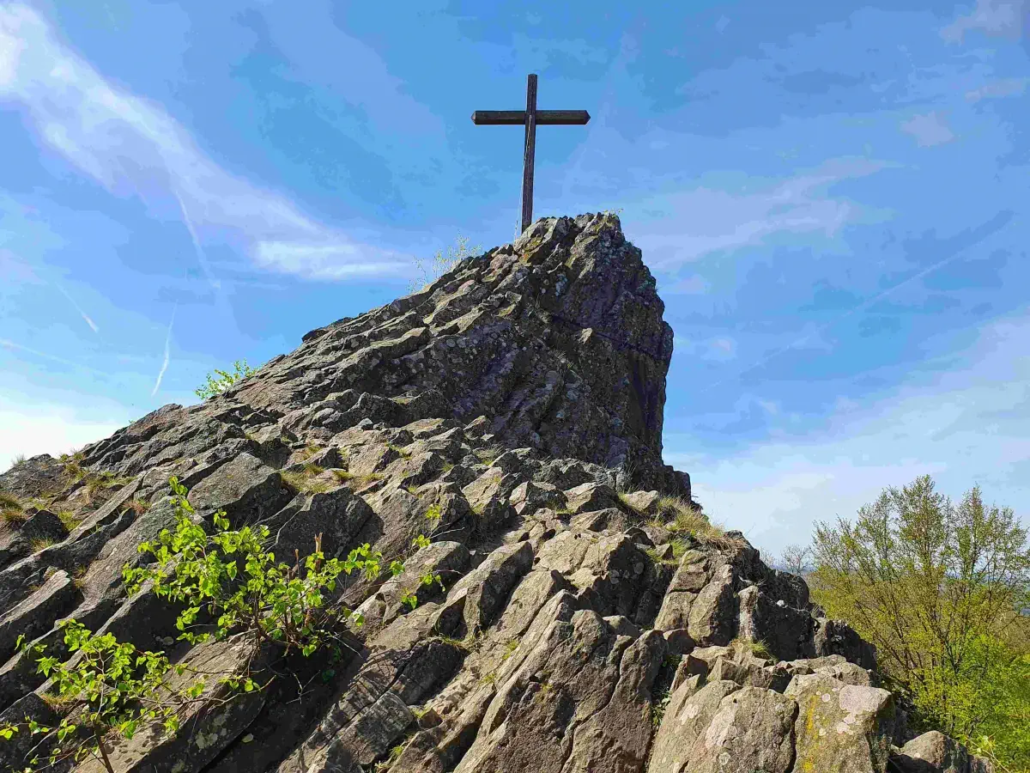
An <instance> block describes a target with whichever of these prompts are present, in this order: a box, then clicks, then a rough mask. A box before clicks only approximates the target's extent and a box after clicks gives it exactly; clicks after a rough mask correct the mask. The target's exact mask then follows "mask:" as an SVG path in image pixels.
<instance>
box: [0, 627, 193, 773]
mask: <svg viewBox="0 0 1030 773" xmlns="http://www.w3.org/2000/svg"><path fill="white" fill-rule="evenodd" d="M60 627H61V629H62V630H63V632H64V642H65V644H66V645H67V647H68V650H69V652H70V653H71V655H72V657H71V658H70V659H69V660H68V662H66V663H61V662H60V661H59V659H58V658H56V657H54V656H52V655H48V654H47V649H46V647H45V646H43V645H41V644H38V645H34V646H28V647H26V646H24V644H23V641H24V637H20V638H19V646H21V647H22V651H23V653H24V654H25V655H28V656H30V657H34V658H35V659H36V668H37V669H38V672H39V673H40V674H42V675H44V676H45V677H47V678H48V679H49V680H50V682H51V685H52V688H51V692H50V693H49V695H48V696H47V697H48V698H49V699H50V701H49V702H50V703H51V704H52V705H54V706H57V707H61V708H63V709H64V711H63V712H62V713H63V714H64V716H63V717H62V718H61V719H60V721H59V722H58V723H57V724H56V725H54V726H49V725H46V724H43V723H40V722H39V721H37V720H35V719H32V718H31V717H25V719H24V721H23V722H16V723H10V724H6V725H2V726H0V739H2V740H6V741H10V740H12V739H14V738H15V737H16V736H19V735H21V734H28V735H29V736H30V737H31V739H32V741H31V742H32V746H31V747H29V751H28V754H27V756H26V762H27V763H28V765H27V767H25V768H23V770H24V771H33V770H36V769H37V768H38V767H39V766H40V765H41V764H42V765H43V766H45V767H50V766H56V765H58V764H59V763H62V762H75V763H79V762H83V761H84V760H86V759H87V758H89V757H95V758H96V759H98V760H99V761H100V762H101V764H103V766H104V768H105V769H106V770H108V771H109V773H114V767H113V766H112V764H111V760H110V758H109V757H108V754H109V741H108V740H106V738H105V737H106V736H107V735H108V734H109V733H110V732H112V731H115V732H117V733H118V734H120V735H122V736H123V737H125V738H132V737H133V735H134V734H135V733H136V732H137V731H138V730H139V729H140V728H142V727H144V726H147V725H149V724H151V723H155V722H160V723H161V724H162V725H163V726H164V727H165V729H167V730H168V731H170V732H175V731H176V730H178V728H179V722H180V718H181V715H182V712H183V711H184V710H185V709H186V708H187V707H188V706H189V705H190V704H191V703H193V702H195V701H198V700H200V699H201V694H202V693H203V691H204V681H203V678H200V679H197V680H194V681H193V682H191V683H188V684H185V685H172V684H171V683H170V681H169V676H170V675H171V673H172V671H173V669H174V670H175V672H176V674H177V675H178V676H182V675H183V674H185V673H186V672H187V671H188V670H189V668H188V666H185V665H181V664H180V665H176V666H172V664H171V663H170V662H169V660H168V658H167V657H166V656H165V655H164V653H161V652H150V651H145V652H143V651H140V650H137V649H136V648H135V647H134V646H133V645H132V644H129V643H127V642H119V641H118V640H117V639H116V638H115V637H114V636H113V635H112V634H110V633H107V634H102V635H97V634H94V633H92V632H91V631H89V630H88V629H86V627H85V626H84V625H82V624H81V623H79V622H77V621H75V620H66V621H64V622H62V623H61V624H60Z"/></svg>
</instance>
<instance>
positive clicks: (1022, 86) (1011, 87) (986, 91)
mask: <svg viewBox="0 0 1030 773" xmlns="http://www.w3.org/2000/svg"><path fill="white" fill-rule="evenodd" d="M1028 83H1030V78H999V79H998V80H993V81H989V82H987V83H985V84H984V85H983V86H981V87H980V88H978V89H971V90H970V91H967V92H966V99H967V100H968V101H970V102H979V101H980V100H981V99H1002V98H1004V97H1015V96H1020V95H1021V94H1022V93H1023V92H1024V91H1026V87H1027V84H1028Z"/></svg>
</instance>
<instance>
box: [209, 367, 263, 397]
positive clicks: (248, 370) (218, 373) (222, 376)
mask: <svg viewBox="0 0 1030 773" xmlns="http://www.w3.org/2000/svg"><path fill="white" fill-rule="evenodd" d="M232 368H233V369H232V372H231V373H230V372H229V371H225V370H217V369H215V370H214V371H212V372H211V373H208V374H207V381H206V382H205V383H204V384H203V385H202V386H201V387H199V388H198V389H196V390H195V391H194V394H195V395H196V396H197V397H199V398H200V399H201V400H207V399H208V398H209V397H214V396H215V395H220V394H222V392H224V391H225V390H227V389H228V388H229V387H231V386H233V385H234V384H235V383H236V382H237V381H240V380H241V379H244V378H247V377H248V376H250V375H252V374H253V373H255V372H256V368H252V367H250V366H249V365H247V361H246V360H236V362H234V363H233V364H232Z"/></svg>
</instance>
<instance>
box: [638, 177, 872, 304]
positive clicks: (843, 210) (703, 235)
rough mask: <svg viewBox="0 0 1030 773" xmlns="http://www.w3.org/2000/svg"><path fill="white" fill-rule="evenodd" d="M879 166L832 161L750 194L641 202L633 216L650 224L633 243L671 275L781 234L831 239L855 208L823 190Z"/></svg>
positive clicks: (704, 191) (718, 192)
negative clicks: (641, 215)
mask: <svg viewBox="0 0 1030 773" xmlns="http://www.w3.org/2000/svg"><path fill="white" fill-rule="evenodd" d="M884 166H885V164H883V163H878V162H874V161H868V160H866V159H847V158H841V159H832V160H830V161H827V162H826V163H825V164H823V165H822V166H821V167H820V168H818V169H814V170H811V171H808V172H802V173H800V174H799V175H798V176H796V177H793V178H790V179H787V180H781V181H779V182H775V183H772V184H770V183H766V184H765V185H764V186H763V181H761V180H758V181H756V183H757V184H756V185H755V188H757V189H756V190H748V189H744V190H739V189H738V190H725V189H718V188H711V187H696V188H693V189H691V190H686V191H682V192H677V193H667V194H662V195H660V196H654V197H651V198H647V199H643V200H641V201H638V202H636V203H635V204H634V206H633V208H634V210H635V211H638V212H648V211H650V212H653V213H655V215H654V218H655V219H654V220H653V221H652V222H650V223H648V224H647V226H646V228H647V232H646V233H645V234H643V235H641V236H639V237H636V236H635V237H634V243H635V244H637V246H639V247H640V248H641V249H643V250H644V251H645V253H646V254H647V255H648V265H650V266H652V267H654V268H656V269H658V270H660V271H671V270H673V269H675V268H676V267H678V266H680V265H682V264H683V263H688V262H693V261H696V260H699V259H700V258H702V257H704V256H706V255H710V254H712V253H721V252H725V253H728V252H731V251H733V250H737V249H741V248H743V247H749V246H751V247H753V246H758V245H761V244H763V243H765V242H766V241H767V240H768V239H770V238H772V237H774V236H775V235H777V234H781V233H792V234H808V233H822V234H825V235H826V236H829V237H832V236H834V235H835V234H836V233H837V232H838V230H839V229H840V228H841V227H842V226H843V225H844V224H845V223H847V222H848V221H849V220H850V219H852V217H854V215H855V210H856V208H855V206H854V204H853V203H852V202H850V201H848V200H846V199H843V198H834V197H833V196H831V195H830V194H829V190H830V189H831V188H832V186H833V185H834V184H835V183H838V182H840V181H843V180H846V179H852V178H856V177H864V176H866V175H870V174H874V173H876V172H877V171H879V170H881V169H883V168H884ZM688 288H689V285H687V286H684V288H683V290H688ZM683 290H681V291H683Z"/></svg>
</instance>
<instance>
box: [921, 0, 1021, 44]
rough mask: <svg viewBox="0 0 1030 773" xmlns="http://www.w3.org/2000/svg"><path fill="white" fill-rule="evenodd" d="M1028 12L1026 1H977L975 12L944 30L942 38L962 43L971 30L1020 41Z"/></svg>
mask: <svg viewBox="0 0 1030 773" xmlns="http://www.w3.org/2000/svg"><path fill="white" fill-rule="evenodd" d="M1027 10H1028V8H1027V3H1026V0H976V7H975V8H974V9H973V11H972V12H971V13H969V14H967V15H965V16H960V17H958V18H957V19H955V21H953V22H952V23H951V24H949V25H948V26H946V27H945V28H944V29H942V30H941V36H942V37H943V38H944V39H945V40H948V41H951V42H959V43H961V42H962V40H963V39H964V38H965V34H966V33H967V32H969V31H970V30H981V31H982V32H985V33H986V34H988V35H994V36H998V37H1005V38H1009V39H1010V40H1018V39H1019V38H1020V37H1021V36H1022V34H1023V32H1024V29H1023V27H1024V24H1025V23H1026V21H1025V19H1026V15H1027Z"/></svg>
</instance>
